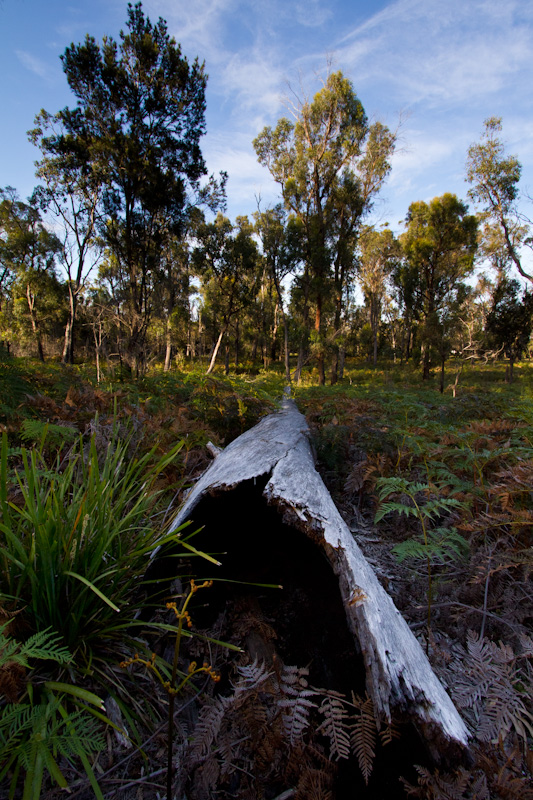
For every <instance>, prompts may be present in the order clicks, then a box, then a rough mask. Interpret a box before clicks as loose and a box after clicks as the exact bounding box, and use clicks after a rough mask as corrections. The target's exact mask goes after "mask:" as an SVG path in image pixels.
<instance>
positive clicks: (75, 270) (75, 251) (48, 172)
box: [28, 110, 103, 364]
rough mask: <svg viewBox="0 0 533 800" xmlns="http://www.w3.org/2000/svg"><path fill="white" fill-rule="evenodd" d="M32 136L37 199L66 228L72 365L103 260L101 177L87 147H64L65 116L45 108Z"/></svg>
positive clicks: (66, 348) (67, 350) (67, 349)
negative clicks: (83, 303) (83, 307)
mask: <svg viewBox="0 0 533 800" xmlns="http://www.w3.org/2000/svg"><path fill="white" fill-rule="evenodd" d="M35 125H36V127H35V128H34V129H33V130H31V131H29V134H28V135H29V138H30V141H32V143H33V144H35V145H36V146H37V147H39V149H40V150H41V153H42V159H41V161H39V162H37V173H36V174H37V177H38V178H40V179H41V180H42V181H43V183H42V185H41V186H39V187H38V189H37V197H38V199H39V202H40V205H41V207H42V208H43V210H50V211H51V212H52V213H53V214H54V215H55V217H56V218H57V219H58V221H59V223H60V225H61V226H62V239H63V242H62V244H63V246H62V252H61V255H62V258H61V261H62V264H63V266H64V268H65V271H66V274H67V288H68V299H69V308H68V319H67V324H66V326H65V339H64V344H63V353H62V361H63V362H64V363H69V364H73V363H74V341H75V327H76V320H77V311H78V303H79V299H80V295H81V292H82V290H83V287H84V284H85V280H86V278H87V277H88V275H89V274H90V272H91V270H92V268H93V267H94V266H95V265H96V263H97V261H98V259H99V251H100V248H98V247H97V243H96V234H97V221H98V211H99V202H100V197H101V193H102V180H103V175H98V171H97V166H96V165H94V164H91V163H90V162H88V161H86V160H85V155H86V151H85V148H81V149H80V148H71V147H70V146H67V145H66V142H65V139H64V136H63V134H64V129H63V126H62V123H61V114H57V115H56V116H55V117H52V116H51V115H50V114H48V113H47V112H46V111H44V110H43V111H41V112H40V113H39V114H38V115H37V117H36V118H35Z"/></svg>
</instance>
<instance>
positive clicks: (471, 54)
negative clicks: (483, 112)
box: [337, 0, 532, 104]
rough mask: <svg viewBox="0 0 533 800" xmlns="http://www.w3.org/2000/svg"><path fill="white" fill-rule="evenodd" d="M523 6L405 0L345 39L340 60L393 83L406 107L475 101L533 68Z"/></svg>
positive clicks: (373, 79)
mask: <svg viewBox="0 0 533 800" xmlns="http://www.w3.org/2000/svg"><path fill="white" fill-rule="evenodd" d="M527 5H529V6H530V7H531V3H527ZM523 7H524V6H523V4H520V3H517V2H513V0H506V2H501V3H495V2H492V0H488V1H487V0H485V1H484V0H470V2H467V3H465V2H464V0H398V2H396V3H393V4H391V5H390V6H387V7H386V8H385V9H384V10H382V11H381V12H379V13H378V14H376V15H374V16H373V17H371V18H370V19H369V20H367V21H366V22H365V23H363V24H362V25H359V26H357V27H356V28H355V29H354V30H353V31H351V32H350V33H349V34H348V35H347V36H345V37H343V39H341V40H340V41H339V44H338V49H337V57H338V59H339V61H340V62H341V63H343V64H346V65H347V66H348V67H349V68H350V70H351V71H353V72H354V74H357V75H358V78H361V77H362V78H363V80H364V81H365V83H368V84H372V83H377V82H378V81H379V82H381V83H382V84H383V83H387V84H388V85H389V87H390V89H391V91H393V92H394V93H395V94H396V96H397V98H398V100H399V101H400V102H411V103H413V102H428V103H433V104H434V103H442V102H445V103H450V102H461V101H469V102H470V103H473V102H474V103H475V102H476V101H477V100H478V99H479V98H480V97H484V96H486V95H487V94H491V93H495V92H498V91H500V90H502V89H503V88H504V87H506V86H509V85H511V84H513V83H514V81H515V80H516V74H517V72H518V71H520V70H530V68H531V44H532V29H531V21H532V20H531V18H530V22H529V25H527V24H523V22H522V23H521V24H518V14H519V12H520V11H521V10H522V9H523ZM512 88H515V87H514V85H513V86H512Z"/></svg>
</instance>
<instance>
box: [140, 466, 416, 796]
mask: <svg viewBox="0 0 533 800" xmlns="http://www.w3.org/2000/svg"><path fill="white" fill-rule="evenodd" d="M265 483H266V479H265V480H259V479H257V480H255V481H247V482H243V483H241V484H240V485H239V486H238V487H237V488H236V489H234V490H232V491H226V492H223V493H220V494H218V495H216V496H205V497H204V498H203V499H202V500H201V502H200V503H199V505H198V506H197V507H196V508H195V509H194V510H193V512H192V514H191V519H192V526H191V528H190V530H196V529H197V528H199V527H201V528H202V530H201V531H200V532H199V533H197V534H196V535H195V536H194V537H193V539H192V540H191V541H192V543H194V546H195V547H196V548H198V549H199V550H203V551H205V552H207V553H210V554H211V555H214V556H215V557H216V558H217V559H218V560H219V561H221V562H222V566H221V567H216V566H214V565H211V564H209V563H208V562H203V563H201V564H197V565H195V566H197V570H198V573H199V574H200V575H202V576H204V575H205V576H206V577H212V578H213V579H214V581H215V582H214V585H213V587H212V588H211V589H209V597H208V600H207V597H206V598H202V599H206V605H205V607H204V608H203V609H198V608H197V609H195V612H194V617H195V622H196V621H198V622H199V624H200V626H201V627H209V626H210V625H211V624H213V623H214V622H215V620H216V618H217V616H218V614H219V613H220V611H221V610H222V609H224V607H225V606H227V604H229V603H231V604H233V605H234V603H235V600H236V599H238V598H240V597H246V596H253V598H254V603H256V604H257V603H258V604H259V607H260V609H261V613H262V614H263V615H264V618H265V619H266V621H267V622H268V623H269V624H270V625H271V626H272V627H273V628H274V629H275V631H276V634H277V639H276V641H275V648H276V652H277V653H278V654H279V656H280V657H281V659H282V660H283V662H284V663H285V664H287V665H295V666H299V667H301V666H305V667H308V668H309V671H310V674H309V683H310V684H311V685H313V686H315V687H320V688H326V689H334V690H336V691H339V692H342V693H344V694H346V695H347V696H348V697H350V692H351V691H354V692H355V693H356V694H359V695H360V696H363V695H364V694H365V669H364V664H363V659H362V656H361V654H360V652H359V648H358V644H357V643H356V641H355V640H354V637H353V635H352V634H351V632H350V630H349V628H348V625H347V621H346V616H345V611H344V607H343V603H342V600H341V595H340V590H339V585H338V580H337V576H336V575H335V574H334V572H333V569H332V567H331V565H330V563H329V561H328V559H327V557H326V555H325V552H324V551H323V549H322V548H321V547H320V546H319V545H317V544H315V543H314V542H313V541H312V540H311V539H310V538H309V537H308V536H307V535H306V534H305V533H303V532H302V531H300V530H297V529H295V528H293V527H289V526H288V525H286V524H285V523H283V521H282V519H281V515H280V513H279V512H278V511H277V510H276V509H274V508H273V507H271V506H269V505H268V504H267V502H266V500H265V499H264V497H263V496H262V491H263V488H264V485H265ZM169 563H170V564H171V565H172V564H174V565H175V563H176V562H175V560H174V559H165V558H161V559H160V560H159V561H158V562H157V563H156V565H154V566H155V571H156V573H157V574H158V577H161V578H163V576H164V574H165V573H166V577H169V573H168V570H169ZM170 568H172V567H170ZM217 578H218V579H219V580H217ZM220 579H224V580H220ZM225 581H242V582H245V583H246V584H254V583H269V584H280V585H281V586H282V587H283V588H282V589H270V588H262V587H257V586H253V585H243V584H241V583H231V582H225ZM198 599H199V600H200V597H198ZM400 732H401V736H400V738H399V739H396V740H393V741H392V742H391V743H390V744H388V745H386V746H384V747H382V746H380V745H378V747H377V753H376V759H375V762H374V768H373V773H372V775H371V777H370V781H369V785H368V786H365V783H364V781H363V779H362V776H361V773H360V770H359V767H358V765H357V761H356V759H355V757H354V758H352V759H351V760H350V761H344V760H341V761H340V762H339V771H338V777H337V781H336V785H335V797H336V798H339V800H343V798H353V796H354V790H357V792H359V793H360V794H359V796H360V797H363V798H379V800H381V799H382V798H384V797H387V798H388V800H394V798H400V797H405V791H404V788H403V785H402V784H401V783H400V781H399V777H400V776H403V777H404V778H406V779H407V780H409V781H410V782H411V783H415V784H416V772H415V770H414V767H413V765H414V764H421V765H425V766H430V761H429V759H428V755H427V753H426V750H425V748H424V745H423V743H422V741H421V740H420V737H419V736H418V734H417V732H416V730H415V729H414V727H413V726H412V725H410V724H408V725H405V724H404V725H402V726H401V728H400Z"/></svg>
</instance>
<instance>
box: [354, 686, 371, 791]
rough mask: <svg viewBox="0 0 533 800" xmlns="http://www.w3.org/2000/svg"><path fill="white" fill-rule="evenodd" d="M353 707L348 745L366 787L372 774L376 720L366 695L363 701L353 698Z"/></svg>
mask: <svg viewBox="0 0 533 800" xmlns="http://www.w3.org/2000/svg"><path fill="white" fill-rule="evenodd" d="M353 699H354V705H357V706H358V709H357V711H356V713H355V714H354V715H353V716H352V719H353V720H354V722H353V725H352V730H351V736H350V745H351V748H352V751H353V753H354V755H355V756H356V758H357V762H358V764H359V769H360V770H361V773H362V775H363V778H364V781H365V783H366V784H367V786H368V779H369V778H370V775H371V774H372V768H373V766H374V759H375V757H376V733H377V731H376V719H375V716H374V703H373V702H372V698H371V697H369V696H368V695H367V696H366V698H365V699H364V700H362V699H361V698H358V697H357V698H353Z"/></svg>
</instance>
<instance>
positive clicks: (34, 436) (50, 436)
mask: <svg viewBox="0 0 533 800" xmlns="http://www.w3.org/2000/svg"><path fill="white" fill-rule="evenodd" d="M78 436H79V434H78V431H77V430H76V428H72V427H70V426H67V425H54V424H53V423H51V422H42V421H41V420H39V419H25V420H23V422H22V425H21V430H20V438H21V439H22V441H23V442H28V443H29V444H39V445H40V448H41V450H42V448H43V446H44V443H45V442H46V444H47V446H48V447H50V448H53V449H54V450H55V449H57V450H60V449H61V448H62V447H63V446H64V445H65V444H73V443H74V442H75V441H76V439H77V438H78Z"/></svg>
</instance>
